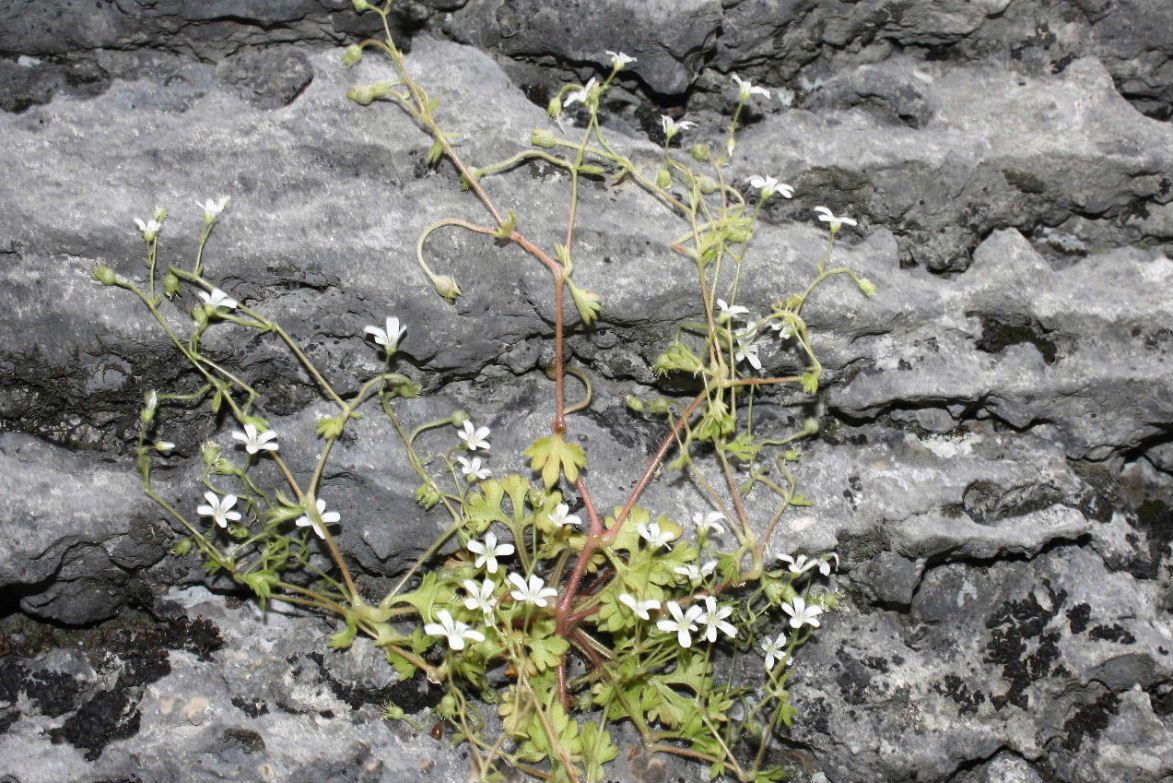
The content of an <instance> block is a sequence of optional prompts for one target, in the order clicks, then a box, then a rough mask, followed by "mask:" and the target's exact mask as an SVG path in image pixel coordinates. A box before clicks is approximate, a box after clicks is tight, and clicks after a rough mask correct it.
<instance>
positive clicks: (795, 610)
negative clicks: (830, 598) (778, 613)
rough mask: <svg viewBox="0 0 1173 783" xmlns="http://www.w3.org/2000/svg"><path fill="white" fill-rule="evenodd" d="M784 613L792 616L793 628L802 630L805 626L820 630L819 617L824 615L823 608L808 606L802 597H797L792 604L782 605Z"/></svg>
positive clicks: (791, 625) (791, 623) (791, 624)
mask: <svg viewBox="0 0 1173 783" xmlns="http://www.w3.org/2000/svg"><path fill="white" fill-rule="evenodd" d="M782 611H783V612H786V614H788V615H790V627H791V628H801V627H802V626H804V625H809V626H810V627H811V628H818V627H819V615H821V614H822V613H823V607H821V606H807V605H806V601H804V600H802V596H800V595H796V596H794V601H793V602H792V603H789V604H782Z"/></svg>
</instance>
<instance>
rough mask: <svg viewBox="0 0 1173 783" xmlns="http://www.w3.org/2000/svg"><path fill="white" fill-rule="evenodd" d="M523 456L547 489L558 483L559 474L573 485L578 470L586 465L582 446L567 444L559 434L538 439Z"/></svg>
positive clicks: (576, 478)
mask: <svg viewBox="0 0 1173 783" xmlns="http://www.w3.org/2000/svg"><path fill="white" fill-rule="evenodd" d="M525 456H527V457H529V458H530V468H531V469H532V470H534V471H535V472H540V473H541V474H542V481H544V482H545V484H546V488H547V489H549V488H551V487H553V486H554V485H555V484H556V483H558V477H559V474H564V475H565V476H566V480H567V481H569V482H570V483H571V484H573V483H574V482H575V481H577V480H578V471H579V468H585V467H586V464H587V458H586V453H585V452H584V451H583V450H582V446H580V445H578V444H577V443H567V442H566V441H564V440H563V439H562V436H561V435H559V434H554V435H547V436H545V437H542V438H538V439H537V440H535V441H534V442H533V444H532V445H531V446H530V447H529V448H528V449H526V450H525Z"/></svg>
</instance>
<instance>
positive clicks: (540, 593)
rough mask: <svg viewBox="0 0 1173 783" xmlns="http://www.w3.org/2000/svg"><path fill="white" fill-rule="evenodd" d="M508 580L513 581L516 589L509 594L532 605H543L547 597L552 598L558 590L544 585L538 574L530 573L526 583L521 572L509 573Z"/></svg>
mask: <svg viewBox="0 0 1173 783" xmlns="http://www.w3.org/2000/svg"><path fill="white" fill-rule="evenodd" d="M509 581H510V582H512V583H513V586H514V587H516V588H517V589H516V590H513V591H511V592H510V593H509V594H510V595H511V596H513V598H514V599H515V600H518V601H521V602H523V603H529V604H533V605H534V606H541V607H545V606H547V604H546V599H547V598H554V597H555V596H557V595H558V591H557V590H555V589H554V588H553V587H546V583H545V582H543V581H542V578H541V577H540V576H536V575H534V574H530V578H529V583H528V584H527V583H526V581H525V580H524V579H522V578H521V574H510V575H509Z"/></svg>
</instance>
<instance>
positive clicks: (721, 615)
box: [697, 595, 737, 642]
mask: <svg viewBox="0 0 1173 783" xmlns="http://www.w3.org/2000/svg"><path fill="white" fill-rule="evenodd" d="M731 614H733V607H732V606H721V607H718V606H717V599H715V598H713V596H711V595H706V596H705V611H704V612H703V613H702V614H701V616H700V617H699V618H697V619H698V621H699V622H700V623H701V624H702V625H703V626H704V627H703V628H702V629H701V636H702V637H703V638H705V639H708V640H709V641H710V642H715V641H717V631H720V632H721V633H723V634H725V635H726V636H728V637H729V638H730V639H736V638H737V628H736V627H735V626H734V625H733V623H730V622H726V620H725V618H726V617H728V616H729V615H731Z"/></svg>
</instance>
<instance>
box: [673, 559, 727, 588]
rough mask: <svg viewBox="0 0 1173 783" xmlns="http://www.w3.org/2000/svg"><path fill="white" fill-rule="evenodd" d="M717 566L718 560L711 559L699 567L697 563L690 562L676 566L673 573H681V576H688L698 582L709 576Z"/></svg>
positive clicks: (693, 581) (695, 582) (691, 580)
mask: <svg viewBox="0 0 1173 783" xmlns="http://www.w3.org/2000/svg"><path fill="white" fill-rule="evenodd" d="M716 567H717V561H716V560H709V561H707V562H706V563H704V564H703V565H701V566H700V567H699V568H698V567H697V565H696V564H695V563H689V564H688V565H683V566H676V567H675V568H673V569H672V573H674V574H679V575H680V576H683V577H686V578H687V579H688V581H690V582H692V583H693V584H697V583H699V582H700V581H701V580H702V579H704V578H705V577H707V576H708V575H709V574H711V573H713V569H714V568H716Z"/></svg>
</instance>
